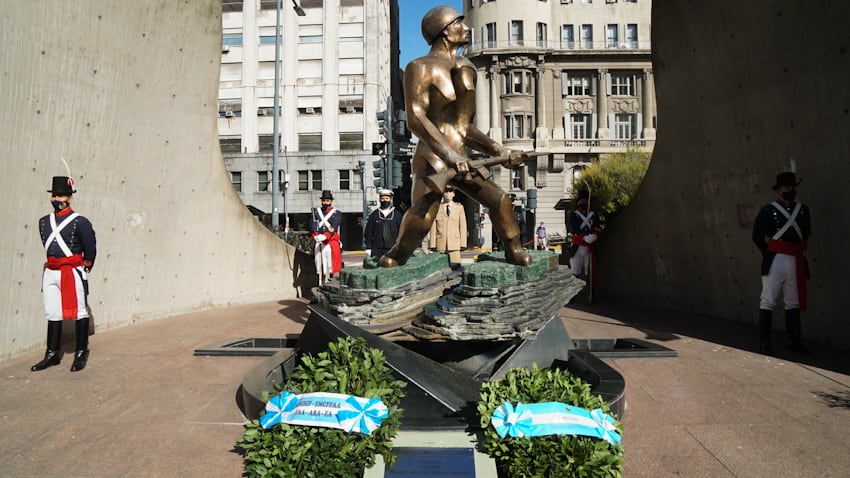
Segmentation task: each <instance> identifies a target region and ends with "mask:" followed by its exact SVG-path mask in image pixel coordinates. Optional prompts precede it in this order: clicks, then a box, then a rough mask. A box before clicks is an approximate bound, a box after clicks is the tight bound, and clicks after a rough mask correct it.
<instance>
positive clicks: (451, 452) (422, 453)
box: [384, 447, 475, 478]
mask: <svg viewBox="0 0 850 478" xmlns="http://www.w3.org/2000/svg"><path fill="white" fill-rule="evenodd" d="M393 452H394V453H395V454H396V456H398V461H396V462H395V464H394V465H393V466H392V467H388V468H387V469H386V470H385V471H384V478H402V477H408V476H416V477H422V478H444V477H451V478H475V459H474V455H475V454H474V451H473V449H472V448H471V447H470V448H425V447H398V448H395V447H394V448H393Z"/></svg>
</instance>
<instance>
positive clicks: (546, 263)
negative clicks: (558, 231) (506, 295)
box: [463, 251, 558, 288]
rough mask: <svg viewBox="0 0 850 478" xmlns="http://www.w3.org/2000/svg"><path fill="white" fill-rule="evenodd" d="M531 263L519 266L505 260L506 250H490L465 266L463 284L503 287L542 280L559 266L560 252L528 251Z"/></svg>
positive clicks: (481, 286)
mask: <svg viewBox="0 0 850 478" xmlns="http://www.w3.org/2000/svg"><path fill="white" fill-rule="evenodd" d="M526 253H527V254H529V255H530V256H531V265H530V266H528V267H526V266H517V265H514V264H509V263H508V262H507V261H506V260H505V253H504V252H488V253H486V254H481V255H479V256H478V262H476V263H475V264H472V265H469V266H466V267H464V269H463V285H465V286H468V287H476V288H501V287H507V286H512V285H515V284H517V283H523V282H533V281H537V280H540V278H541V277H542V276H543V274H544V273H546V272H548V271H550V270H555V269H557V268H558V254H556V253H555V252H552V251H526Z"/></svg>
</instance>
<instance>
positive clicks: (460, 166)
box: [449, 152, 469, 176]
mask: <svg viewBox="0 0 850 478" xmlns="http://www.w3.org/2000/svg"><path fill="white" fill-rule="evenodd" d="M449 162H450V163H452V165H453V166H454V168H455V169H456V170H457V175H458V176H465V175H466V174H467V173H469V158H467V157H465V156H461V155H459V154H457V153H455V152H451V153H449Z"/></svg>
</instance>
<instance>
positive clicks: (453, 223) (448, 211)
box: [430, 185, 466, 264]
mask: <svg viewBox="0 0 850 478" xmlns="http://www.w3.org/2000/svg"><path fill="white" fill-rule="evenodd" d="M454 197H455V191H454V188H453V187H452V186H451V185H449V186H447V187H446V192H445V193H443V201H442V202H441V203H440V208H439V210H438V211H437V215H436V217H435V219H434V222H433V223H431V243H430V248H431V249H432V250H437V251H439V252H445V253H447V254H448V255H449V262H450V263H452V264H460V251H462V250H465V249H466V212H464V210H463V204H461V203H459V202H454Z"/></svg>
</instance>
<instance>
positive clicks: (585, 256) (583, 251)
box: [570, 246, 590, 276]
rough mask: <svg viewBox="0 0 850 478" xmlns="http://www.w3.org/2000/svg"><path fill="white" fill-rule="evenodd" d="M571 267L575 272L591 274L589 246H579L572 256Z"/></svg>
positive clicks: (576, 273)
mask: <svg viewBox="0 0 850 478" xmlns="http://www.w3.org/2000/svg"><path fill="white" fill-rule="evenodd" d="M570 269H572V270H573V274H575V275H580V276H586V275H590V248H589V247H587V246H578V249H576V253H575V254H574V255H573V256H572V257H570Z"/></svg>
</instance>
